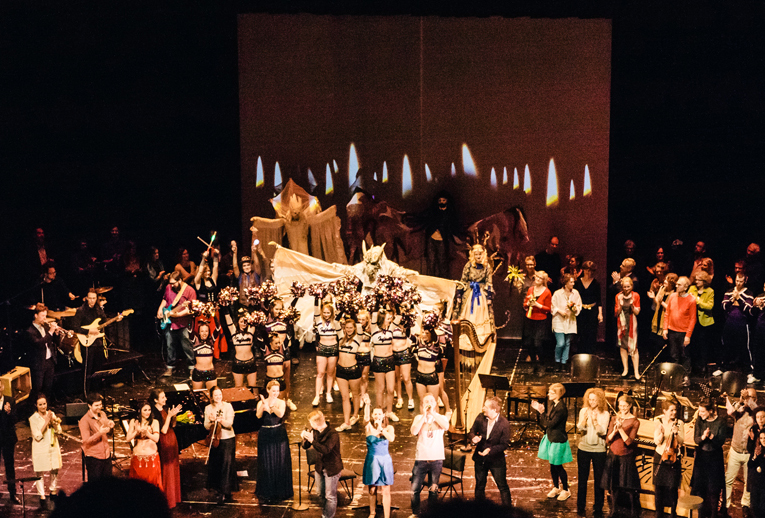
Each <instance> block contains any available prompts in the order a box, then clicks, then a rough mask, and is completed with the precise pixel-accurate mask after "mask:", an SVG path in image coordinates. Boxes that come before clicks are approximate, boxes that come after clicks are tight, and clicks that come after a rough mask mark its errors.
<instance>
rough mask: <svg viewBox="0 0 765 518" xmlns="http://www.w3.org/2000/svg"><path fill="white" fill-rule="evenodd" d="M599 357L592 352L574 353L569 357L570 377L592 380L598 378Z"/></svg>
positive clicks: (576, 379) (577, 379) (579, 379)
mask: <svg viewBox="0 0 765 518" xmlns="http://www.w3.org/2000/svg"><path fill="white" fill-rule="evenodd" d="M599 372H600V358H598V357H597V356H595V355H594V354H575V355H574V356H572V357H571V379H572V380H573V381H593V380H597V379H598V375H599Z"/></svg>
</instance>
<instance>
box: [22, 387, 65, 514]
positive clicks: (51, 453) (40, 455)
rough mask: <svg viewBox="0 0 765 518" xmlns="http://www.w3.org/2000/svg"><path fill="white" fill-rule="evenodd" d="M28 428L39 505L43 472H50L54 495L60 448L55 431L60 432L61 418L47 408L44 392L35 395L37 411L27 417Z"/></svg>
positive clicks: (52, 493)
mask: <svg viewBox="0 0 765 518" xmlns="http://www.w3.org/2000/svg"><path fill="white" fill-rule="evenodd" d="M29 429H30V431H31V432H32V466H33V467H34V470H35V476H37V477H40V478H39V479H38V480H37V482H35V488H36V489H37V494H38V495H40V507H42V506H43V503H44V502H45V482H44V481H43V476H44V475H45V472H46V471H47V472H50V486H49V490H50V494H51V495H55V494H56V491H57V489H58V470H59V469H61V449H60V448H59V445H58V438H57V437H56V433H60V432H61V419H59V418H58V417H57V416H56V414H54V413H53V412H52V411H50V410H48V400H47V399H46V398H45V395H44V394H40V395H39V396H38V397H37V412H35V413H34V414H32V416H31V417H30V418H29Z"/></svg>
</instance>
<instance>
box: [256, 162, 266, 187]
mask: <svg viewBox="0 0 765 518" xmlns="http://www.w3.org/2000/svg"><path fill="white" fill-rule="evenodd" d="M256 171H257V172H256V174H255V187H263V186H264V185H265V184H266V182H265V180H264V179H263V159H261V158H260V157H258V167H257V169H256Z"/></svg>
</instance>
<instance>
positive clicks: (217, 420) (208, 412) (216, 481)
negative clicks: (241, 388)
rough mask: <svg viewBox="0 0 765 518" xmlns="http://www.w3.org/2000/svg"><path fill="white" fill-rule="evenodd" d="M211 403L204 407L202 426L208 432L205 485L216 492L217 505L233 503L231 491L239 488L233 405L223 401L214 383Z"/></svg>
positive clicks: (221, 394) (219, 390)
mask: <svg viewBox="0 0 765 518" xmlns="http://www.w3.org/2000/svg"><path fill="white" fill-rule="evenodd" d="M210 399H212V403H210V404H209V405H207V406H206V407H205V429H207V430H209V431H210V436H208V439H209V440H210V451H209V462H208V464H207V488H208V489H210V490H212V491H215V492H216V493H217V500H218V503H219V504H222V503H223V502H224V501H226V502H233V501H234V500H233V498H232V497H231V493H232V492H233V491H238V490H239V481H238V480H237V478H236V466H235V457H236V434H235V433H234V428H233V425H234V407H232V406H231V403H227V402H226V401H223V392H222V391H221V389H220V388H219V387H217V386H215V387H213V388H211V389H210Z"/></svg>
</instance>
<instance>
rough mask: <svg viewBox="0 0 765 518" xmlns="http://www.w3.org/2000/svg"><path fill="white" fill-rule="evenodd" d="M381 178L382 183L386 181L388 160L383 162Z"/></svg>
mask: <svg viewBox="0 0 765 518" xmlns="http://www.w3.org/2000/svg"><path fill="white" fill-rule="evenodd" d="M382 176H383V179H382V183H388V162H383V175H382Z"/></svg>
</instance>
